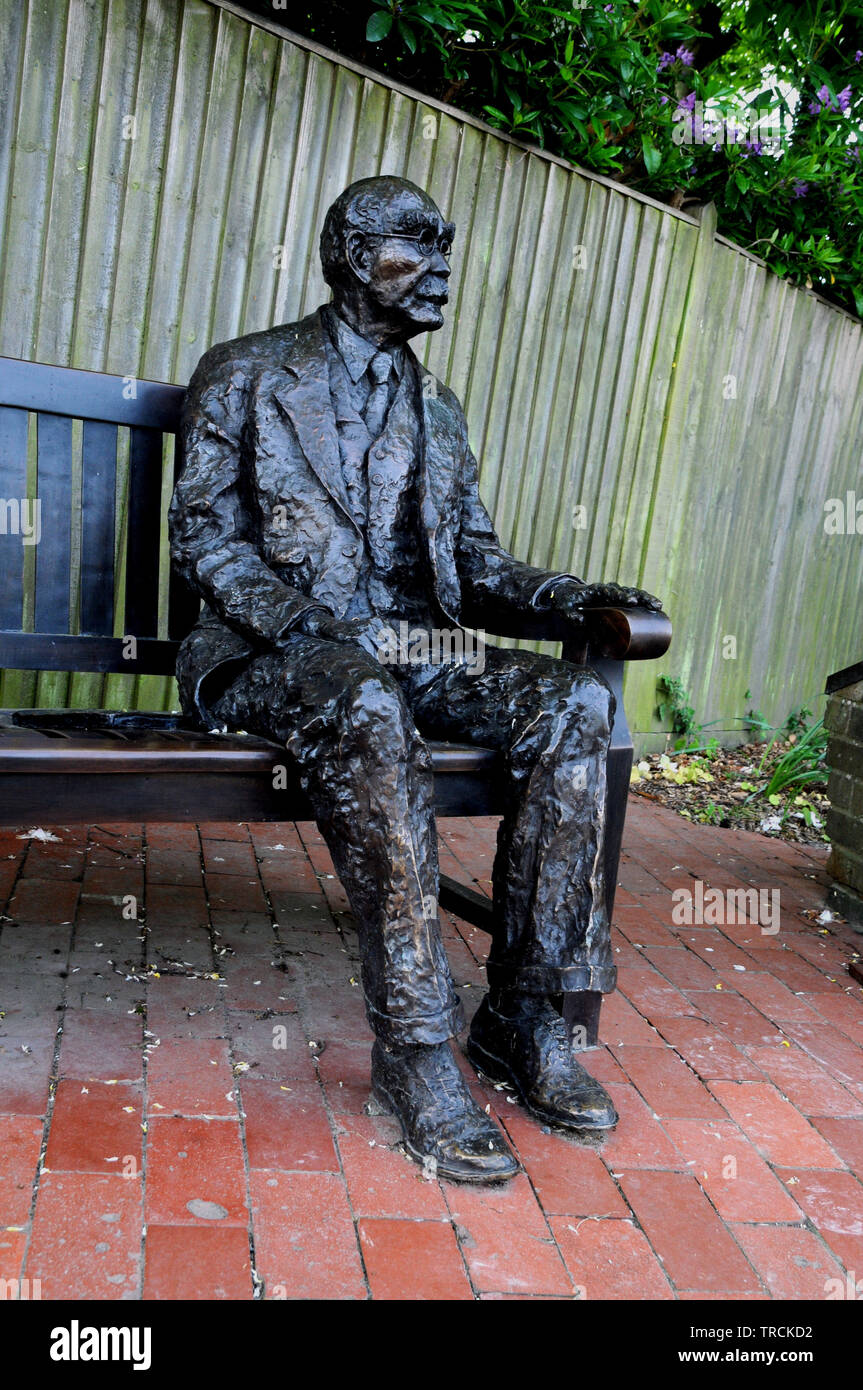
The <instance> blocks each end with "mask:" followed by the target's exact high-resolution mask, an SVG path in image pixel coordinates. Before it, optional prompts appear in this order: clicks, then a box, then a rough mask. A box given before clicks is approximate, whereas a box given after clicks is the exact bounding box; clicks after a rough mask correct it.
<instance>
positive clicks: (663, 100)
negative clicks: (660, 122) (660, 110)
mask: <svg viewBox="0 0 863 1390" xmlns="http://www.w3.org/2000/svg"><path fill="white" fill-rule="evenodd" d="M659 104H660V106H667V105H668V97H666V96H661V97H660V98H659Z"/></svg>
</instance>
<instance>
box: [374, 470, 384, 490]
mask: <svg viewBox="0 0 863 1390" xmlns="http://www.w3.org/2000/svg"><path fill="white" fill-rule="evenodd" d="M383 480H384V479H383V474H382V473H373V474H372V482H373V483H374V484H375V486H376V487H380V485H381V483H382V482H383Z"/></svg>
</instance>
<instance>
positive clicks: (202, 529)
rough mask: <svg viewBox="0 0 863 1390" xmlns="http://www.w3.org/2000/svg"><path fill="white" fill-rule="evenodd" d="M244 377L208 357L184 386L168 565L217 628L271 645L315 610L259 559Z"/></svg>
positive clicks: (228, 363) (235, 367) (230, 363)
mask: <svg viewBox="0 0 863 1390" xmlns="http://www.w3.org/2000/svg"><path fill="white" fill-rule="evenodd" d="M248 397H249V380H248V374H247V373H246V372H245V371H244V370H243V368H242V366H241V365H240V364H238V363H237V362H236V361H235V360H231V359H230V358H225V357H224V356H223V355H220V350H219V349H218V348H216V349H214V350H213V351H211V352H210V353H207V354H206V355H205V356H204V357H203V358H202V359H201V362H200V363H199V364H198V367H197V369H196V371H195V373H194V375H193V377H192V380H191V382H190V383H189V389H188V391H187V393H186V400H185V405H184V409H183V417H182V422H181V427H180V436H181V440H182V447H183V454H184V466H183V471H182V473H181V475H180V478H179V480H178V482H177V486H176V488H175V489H174V496H173V498H172V500H171V506H170V511H169V516H168V522H169V534H170V541H171V557H172V560H173V562H174V564H175V566H176V567H177V569H178V570H179V571H180V573H181V574H182V575H183V577H184V578H185V579H186V580H187V581H188V582H189V583H190V584H191V585H192V587H193V588H194V589H196V590H197V592H198V593H200V594H201V596H202V598H203V599H204V600H205V601H206V602H207V603H208V604H210V606H211V607H212V608H213V609H214V611H215V612H216V613H217V614H218V616H219V617H220V618H221V619H222V621H223V622H225V623H227V624H228V626H229V627H231V628H233V629H234V630H235V631H236V632H239V633H240V634H241V636H243V637H245V638H246V639H247V640H248V641H250V642H252V643H254V644H260V643H262V642H263V643H264V644H267V645H269V644H271V643H274V642H275V641H276V640H277V638H278V637H279V636H280V635H281V634H283V633H285V632H287V631H289V630H290V629H291V628H293V627H295V626H296V625H297V624H298V623H299V622H300V621H301V619H302V617H303V615H304V614H305V613H307V612H309V611H310V610H312V609H315V610H317V609H319V608H320V607H321V605H320V604H317V603H315V602H314V601H313V600H312V599H309V598H307V597H306V596H305V595H304V594H301V593H300V592H299V591H298V590H296V589H293V588H291V587H290V585H288V584H285V583H284V582H283V581H282V580H281V579H280V578H279V576H278V575H277V574H275V573H274V572H273V570H271V569H270V567H269V566H268V565H267V564H266V562H265V561H264V559H263V557H262V555H261V553H260V549H259V546H258V543H257V541H256V537H255V526H254V512H253V506H252V499H251V497H250V496H249V487H248V480H247V478H246V476H245V470H244V466H243V458H242V447H241V439H242V432H243V427H244V422H245V420H246V413H247V408H248Z"/></svg>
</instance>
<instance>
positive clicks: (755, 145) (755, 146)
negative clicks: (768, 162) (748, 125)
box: [743, 140, 764, 159]
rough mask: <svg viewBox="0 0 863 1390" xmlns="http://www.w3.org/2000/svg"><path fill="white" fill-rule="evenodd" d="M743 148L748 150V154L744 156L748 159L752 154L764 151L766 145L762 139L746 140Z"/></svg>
mask: <svg viewBox="0 0 863 1390" xmlns="http://www.w3.org/2000/svg"><path fill="white" fill-rule="evenodd" d="M743 148H744V149H745V150H747V151H748V154H745V155H744V156H743V158H744V159H748V158H749V155H750V154H763V153H764V146H763V145H762V143H761V141H760V140H744V142H743Z"/></svg>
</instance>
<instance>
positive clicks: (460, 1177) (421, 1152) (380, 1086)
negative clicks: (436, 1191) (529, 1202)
mask: <svg viewBox="0 0 863 1390" xmlns="http://www.w3.org/2000/svg"><path fill="white" fill-rule="evenodd" d="M372 1093H373V1095H374V1096H375V1099H376V1100H377V1101H378V1102H379V1103H380V1104H381V1105H383V1106H384V1107H385V1108H386V1109H388V1110H391V1111H392V1112H393V1114H394V1115H395V1116H396V1118H397V1119H398V1121H399V1123H400V1124H401V1127H402V1134H403V1135H404V1142H405V1148H406V1149H407V1150H408V1152H409V1153H410V1155H411V1157H412V1158H415V1159H416V1160H417V1162H418V1163H422V1165H423V1167H424V1168H428V1169H430V1170H431V1171H433V1172H435V1173H436V1174H437V1176H438V1177H440V1178H450V1179H453V1180H454V1181H456V1182H475V1183H490V1182H505V1181H506V1180H507V1179H508V1178H511V1177H514V1175H515V1174H516V1173H517V1172H518V1171H519V1165H518V1162H517V1161H516V1159H515V1157H514V1155H513V1154H512V1152H511V1151H510V1149H509V1147H508V1145H507V1143H506V1140H505V1139H504V1137H503V1135H502V1134H501V1132H500V1130H499V1129H498V1127H497V1125H496V1124H495V1123H494V1121H493V1120H492V1119H490V1118H489V1116H488V1115H486V1114H485V1113H484V1112H483V1111H482V1110H481V1109H480V1108H479V1106H478V1105H477V1104H476V1102H475V1100H474V1098H473V1096H472V1095H471V1093H470V1091H469V1090H468V1087H467V1083H466V1082H465V1079H464V1077H463V1076H462V1074H461V1072H460V1071H459V1069H458V1067H457V1065H456V1061H455V1058H454V1057H453V1055H452V1050H451V1048H450V1045H449V1043H446V1042H444V1043H437V1044H434V1045H428V1046H426V1045H422V1044H419V1045H417V1046H415V1047H406V1048H400V1049H398V1050H393V1051H390V1050H388V1049H387V1048H386V1047H384V1046H383V1045H382V1044H381V1043H379V1042H375V1044H374V1046H373V1047H372Z"/></svg>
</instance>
